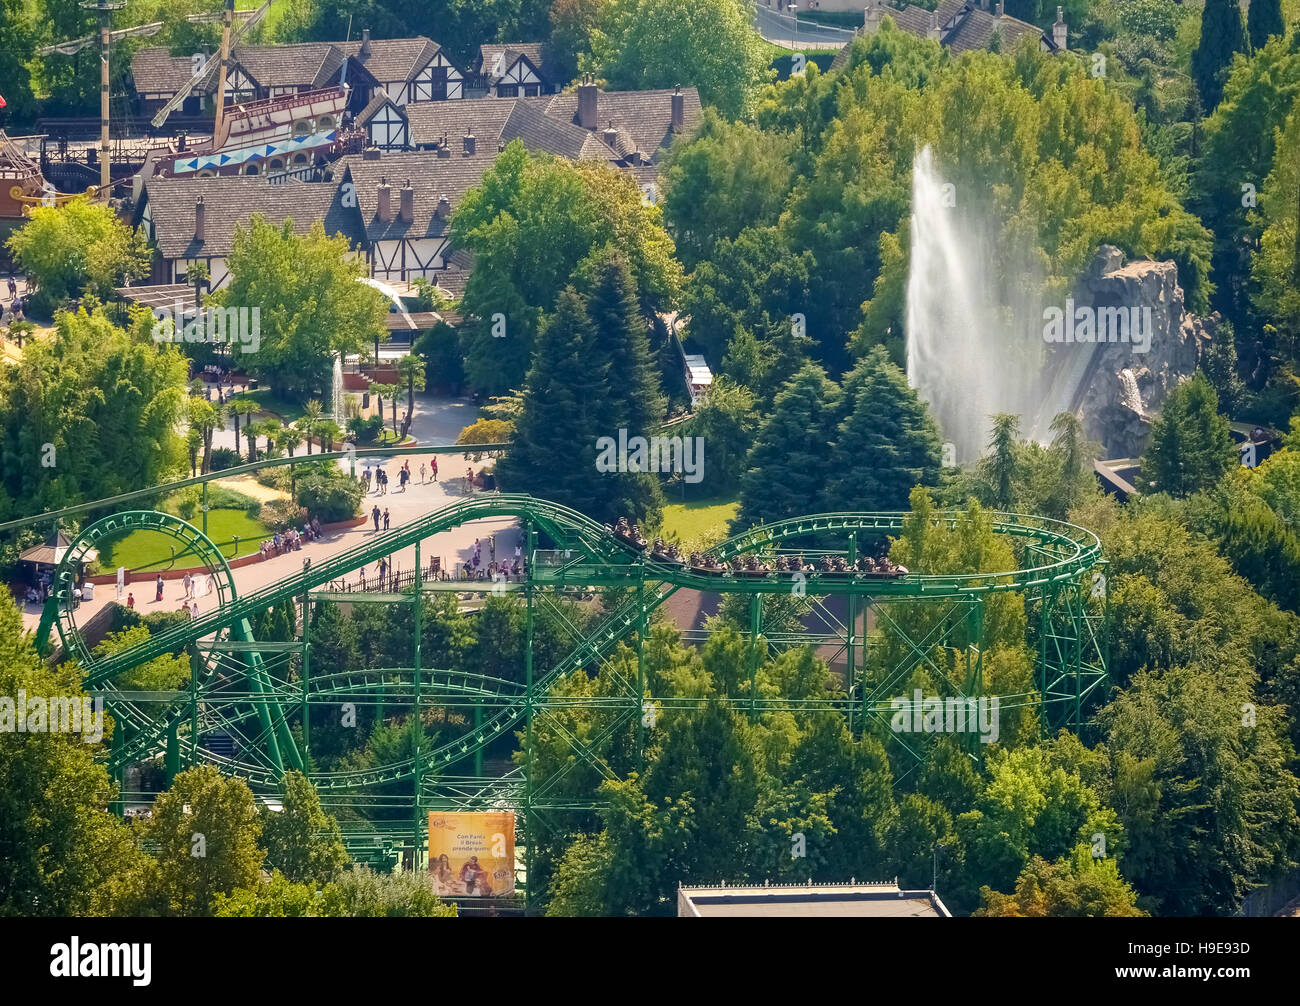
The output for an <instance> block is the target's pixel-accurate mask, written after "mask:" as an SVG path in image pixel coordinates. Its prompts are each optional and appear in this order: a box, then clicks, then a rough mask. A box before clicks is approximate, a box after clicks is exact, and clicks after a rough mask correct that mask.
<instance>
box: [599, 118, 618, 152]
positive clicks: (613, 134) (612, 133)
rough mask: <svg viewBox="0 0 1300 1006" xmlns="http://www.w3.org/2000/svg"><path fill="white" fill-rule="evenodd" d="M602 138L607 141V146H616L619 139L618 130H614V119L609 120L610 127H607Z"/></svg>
mask: <svg viewBox="0 0 1300 1006" xmlns="http://www.w3.org/2000/svg"><path fill="white" fill-rule="evenodd" d="M601 136H602V137H603V139H604V140H605V146H607V147H612V146H613V145H614V141H615V140H617V139H618V130H616V129H615V128H614V120H613V119H610V120H609V125H608V126H606V127H605V129H604V131H603V132H602V133H601Z"/></svg>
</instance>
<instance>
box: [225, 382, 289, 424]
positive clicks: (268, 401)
mask: <svg viewBox="0 0 1300 1006" xmlns="http://www.w3.org/2000/svg"><path fill="white" fill-rule="evenodd" d="M235 398H246V399H248V400H249V401H250V402H255V403H257V407H258V408H259V409H260V410H261V411H263V412H269V413H270V414H271V415H273V416H275V418H276V419H278V420H280V422H282V423H284V424H285V425H286V426H288V425H289V424H290V423H296V422H297V421H298V420H299V419H301V418H302V415H303V410H302V406H301V405H300V404H298V403H297V402H291V401H289V400H288V399H285V398H277V397H276V396H275V395H273V394H272V393H271V389H270V388H259V389H258V390H257V391H245V392H241V393H240V394H238V395H236V396H235Z"/></svg>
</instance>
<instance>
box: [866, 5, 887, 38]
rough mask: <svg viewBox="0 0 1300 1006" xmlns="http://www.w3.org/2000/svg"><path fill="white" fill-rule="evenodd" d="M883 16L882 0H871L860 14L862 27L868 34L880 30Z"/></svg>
mask: <svg viewBox="0 0 1300 1006" xmlns="http://www.w3.org/2000/svg"><path fill="white" fill-rule="evenodd" d="M884 16H885V9H884V0H871V2H870V3H868V4H867V9H866V10H865V11H864V12H863V14H862V28H863V30H864V31H865V32H866V33H867V34H868V35H874V34H875V33H876V32H878V31H880V22H881V19H882V18H884Z"/></svg>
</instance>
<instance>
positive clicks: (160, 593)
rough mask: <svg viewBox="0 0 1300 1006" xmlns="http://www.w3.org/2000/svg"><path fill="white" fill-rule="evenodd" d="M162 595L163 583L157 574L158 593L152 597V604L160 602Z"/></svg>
mask: <svg viewBox="0 0 1300 1006" xmlns="http://www.w3.org/2000/svg"><path fill="white" fill-rule="evenodd" d="M162 594H163V581H162V574H161V573H159V574H158V593H157V595H156V596H155V597H154V603H155V604H156V603H157V602H159V601H161V600H162Z"/></svg>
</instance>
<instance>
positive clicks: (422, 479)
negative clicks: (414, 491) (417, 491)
mask: <svg viewBox="0 0 1300 1006" xmlns="http://www.w3.org/2000/svg"><path fill="white" fill-rule="evenodd" d="M428 470H429V469H428V466H427V465H426V464H425V463H424V462H423V461H421V462H420V485H424V484H425V483H426V482H427V481H429V480H428V479H426V478H425V477H424V473H425V472H426V471H428Z"/></svg>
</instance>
